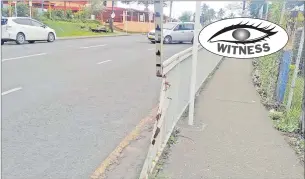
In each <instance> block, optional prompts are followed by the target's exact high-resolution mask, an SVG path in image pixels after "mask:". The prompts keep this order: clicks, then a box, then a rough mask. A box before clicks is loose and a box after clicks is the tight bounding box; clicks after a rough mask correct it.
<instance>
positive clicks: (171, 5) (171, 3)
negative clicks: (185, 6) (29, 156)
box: [169, 1, 173, 22]
mask: <svg viewBox="0 0 305 179" xmlns="http://www.w3.org/2000/svg"><path fill="white" fill-rule="evenodd" d="M172 8H173V1H170V3H169V21H170V22H172Z"/></svg>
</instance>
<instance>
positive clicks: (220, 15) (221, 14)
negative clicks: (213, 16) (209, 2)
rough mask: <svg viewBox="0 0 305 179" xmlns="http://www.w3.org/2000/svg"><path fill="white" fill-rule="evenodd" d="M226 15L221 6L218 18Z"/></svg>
mask: <svg viewBox="0 0 305 179" xmlns="http://www.w3.org/2000/svg"><path fill="white" fill-rule="evenodd" d="M224 15H225V11H224V9H223V8H220V9H219V11H218V12H217V18H218V19H222V18H223V17H224Z"/></svg>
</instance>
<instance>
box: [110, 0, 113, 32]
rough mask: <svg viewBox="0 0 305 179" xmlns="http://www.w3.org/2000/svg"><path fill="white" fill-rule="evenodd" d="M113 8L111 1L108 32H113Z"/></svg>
mask: <svg viewBox="0 0 305 179" xmlns="http://www.w3.org/2000/svg"><path fill="white" fill-rule="evenodd" d="M113 6H114V1H112V3H111V11H112V12H111V19H110V30H111V32H113V18H114V17H113V14H114V10H113Z"/></svg>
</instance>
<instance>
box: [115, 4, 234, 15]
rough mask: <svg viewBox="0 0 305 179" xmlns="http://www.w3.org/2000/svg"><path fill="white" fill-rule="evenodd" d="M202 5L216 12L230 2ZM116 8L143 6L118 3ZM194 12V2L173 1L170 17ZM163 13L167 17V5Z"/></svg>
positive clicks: (141, 7) (152, 7) (142, 7)
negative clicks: (185, 12)
mask: <svg viewBox="0 0 305 179" xmlns="http://www.w3.org/2000/svg"><path fill="white" fill-rule="evenodd" d="M204 3H206V4H207V5H208V6H210V8H213V9H215V10H216V11H218V10H219V9H220V8H225V7H226V5H227V4H229V3H232V2H228V1H217V2H209V1H204ZM118 6H119V7H124V8H127V7H130V8H134V9H138V10H144V6H143V5H138V4H137V3H134V4H132V5H126V4H122V3H121V2H118ZM149 9H150V10H151V11H153V10H154V6H153V5H151V6H150V7H149ZM195 10H196V1H173V9H172V17H174V18H178V17H179V16H180V15H181V14H182V12H184V11H192V12H195ZM163 12H164V14H165V15H167V16H168V15H169V5H168V7H164V8H163Z"/></svg>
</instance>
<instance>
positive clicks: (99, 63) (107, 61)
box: [97, 60, 111, 65]
mask: <svg viewBox="0 0 305 179" xmlns="http://www.w3.org/2000/svg"><path fill="white" fill-rule="evenodd" d="M107 62H111V60H106V61H102V62H98V63H97V64H98V65H100V64H103V63H107Z"/></svg>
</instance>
